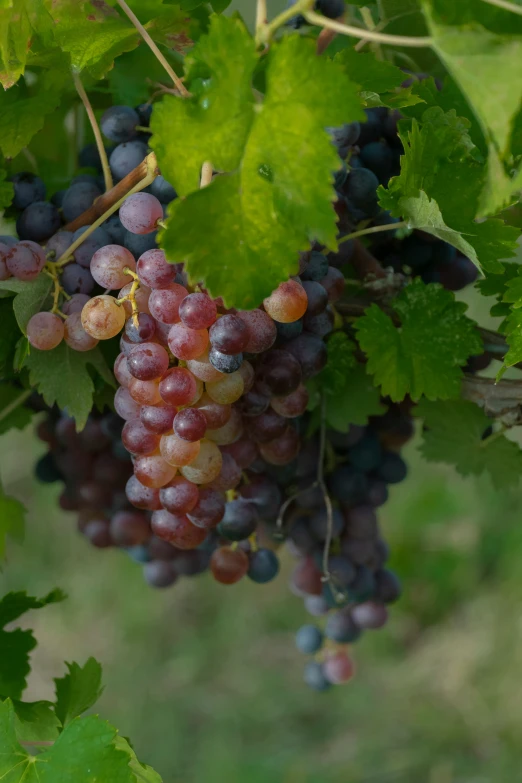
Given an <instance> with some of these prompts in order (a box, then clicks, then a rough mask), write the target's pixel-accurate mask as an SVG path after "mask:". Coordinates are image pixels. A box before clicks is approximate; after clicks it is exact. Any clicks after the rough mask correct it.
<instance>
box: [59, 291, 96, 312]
mask: <svg viewBox="0 0 522 783" xmlns="http://www.w3.org/2000/svg"><path fill="white" fill-rule="evenodd" d="M90 298H91V297H90V296H89V295H88V294H73V295H72V296H71V298H70V299H67V301H66V302H64V303H63V305H62V313H63V314H64V315H72V314H73V313H81V311H82V310H83V306H84V304H86V303H87V302H88V301H89V299H90Z"/></svg>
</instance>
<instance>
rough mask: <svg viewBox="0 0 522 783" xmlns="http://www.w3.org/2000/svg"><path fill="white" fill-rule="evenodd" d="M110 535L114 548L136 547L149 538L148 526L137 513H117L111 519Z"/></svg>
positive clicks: (143, 517) (144, 518) (145, 520)
mask: <svg viewBox="0 0 522 783" xmlns="http://www.w3.org/2000/svg"><path fill="white" fill-rule="evenodd" d="M110 534H111V538H112V540H113V541H114V543H115V544H116V546H122V547H123V546H138V545H139V544H144V543H145V542H146V541H147V540H148V539H149V538H150V525H149V522H148V520H147V517H146V516H145V514H140V512H139V511H118V513H116V514H115V515H114V516H113V518H112V519H111V524H110Z"/></svg>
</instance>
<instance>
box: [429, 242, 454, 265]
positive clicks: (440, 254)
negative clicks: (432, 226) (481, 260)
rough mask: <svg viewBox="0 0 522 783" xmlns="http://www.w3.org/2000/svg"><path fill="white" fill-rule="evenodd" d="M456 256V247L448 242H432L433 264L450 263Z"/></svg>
mask: <svg viewBox="0 0 522 783" xmlns="http://www.w3.org/2000/svg"><path fill="white" fill-rule="evenodd" d="M456 257H457V248H456V247H453V245H450V244H449V242H434V243H433V245H432V258H433V263H434V264H452V263H453V262H454V261H455V259H456Z"/></svg>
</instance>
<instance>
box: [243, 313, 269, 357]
mask: <svg viewBox="0 0 522 783" xmlns="http://www.w3.org/2000/svg"><path fill="white" fill-rule="evenodd" d="M238 316H239V317H240V318H241V320H242V321H243V322H244V323H245V324H246V326H247V328H248V342H247V344H246V345H245V347H244V349H243V350H244V351H245V352H246V353H263V352H264V351H268V349H269V348H271V347H272V345H273V344H274V343H275V340H276V337H277V328H276V325H275V323H274V321H273V320H272V318H270V316H269V315H267V313H265V312H264V311H263V310H259V309H257V310H240V311H239V312H238Z"/></svg>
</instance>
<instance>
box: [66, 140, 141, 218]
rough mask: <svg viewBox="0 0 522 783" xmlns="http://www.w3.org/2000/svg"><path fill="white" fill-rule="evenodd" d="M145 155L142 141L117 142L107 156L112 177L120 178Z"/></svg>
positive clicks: (128, 172) (138, 163)
mask: <svg viewBox="0 0 522 783" xmlns="http://www.w3.org/2000/svg"><path fill="white" fill-rule="evenodd" d="M146 155H147V145H146V144H144V143H143V142H142V141H127V142H123V144H118V146H117V147H115V148H114V149H113V151H112V152H111V154H110V156H109V165H110V167H111V171H112V173H113V176H114V178H115V179H116V180H120V179H123V178H124V177H126V176H127V174H130V172H131V171H132V170H133V169H135V168H136V167H137V166H139V165H140V163H141V162H142V161H143V160H144V158H145V157H146ZM82 211H83V210H82ZM67 219H68V220H69V219H70V218H67Z"/></svg>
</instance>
